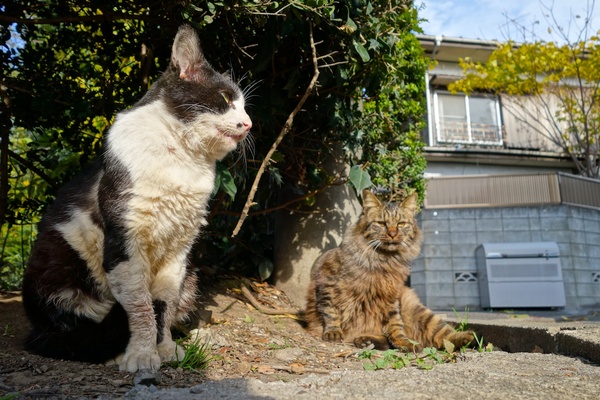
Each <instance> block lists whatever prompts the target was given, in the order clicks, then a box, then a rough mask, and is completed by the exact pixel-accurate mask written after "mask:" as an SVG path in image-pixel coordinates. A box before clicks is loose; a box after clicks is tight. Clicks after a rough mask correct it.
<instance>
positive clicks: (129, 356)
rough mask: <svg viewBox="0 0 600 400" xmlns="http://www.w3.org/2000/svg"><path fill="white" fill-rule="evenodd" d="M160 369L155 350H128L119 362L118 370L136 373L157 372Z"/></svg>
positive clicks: (158, 357) (158, 358)
mask: <svg viewBox="0 0 600 400" xmlns="http://www.w3.org/2000/svg"><path fill="white" fill-rule="evenodd" d="M159 368H160V356H159V355H158V351H156V349H152V350H140V349H137V350H129V349H127V351H126V352H125V354H124V355H123V358H122V359H121V361H120V362H119V370H121V371H127V372H136V371H139V370H142V369H151V370H157V369H159Z"/></svg>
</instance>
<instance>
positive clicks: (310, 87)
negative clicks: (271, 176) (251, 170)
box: [231, 23, 319, 237]
mask: <svg viewBox="0 0 600 400" xmlns="http://www.w3.org/2000/svg"><path fill="white" fill-rule="evenodd" d="M308 26H309V34H310V47H311V49H312V60H313V65H314V73H313V77H312V79H311V81H310V83H309V85H308V87H307V88H306V91H305V92H304V95H303V96H302V98H301V99H300V101H299V102H298V104H297V105H296V108H294V110H293V111H292V112H291V114H290V115H289V116H288V119H287V121H286V122H285V124H284V125H283V128H281V132H279V136H278V137H277V139H275V142H274V143H273V145H271V149H270V150H269V152H268V153H267V155H266V156H265V159H264V160H263V162H262V164H261V166H260V168H259V169H258V172H257V174H256V178H254V183H253V184H252V188H251V189H250V193H249V194H248V198H247V200H246V204H245V205H244V209H243V211H242V215H241V216H240V219H239V220H238V223H237V225H236V226H235V229H234V230H233V233H232V234H231V236H232V237H235V236H236V235H237V234H238V233H239V231H240V229H241V227H242V225H243V224H244V220H245V219H246V217H247V216H248V211H249V210H250V207H251V206H252V205H253V204H254V196H255V195H256V190H257V189H258V184H259V182H260V178H261V176H262V175H263V173H264V172H265V170H266V168H267V165H268V164H269V163H270V162H271V157H272V156H273V154H274V153H275V151H276V150H277V147H278V146H279V143H281V141H282V140H283V138H284V137H285V135H286V134H287V133H288V132H289V130H290V129H291V127H292V123H293V122H294V117H295V116H296V114H298V112H299V111H300V109H301V108H302V106H303V105H304V103H305V102H306V100H307V99H308V96H309V95H310V94H311V93H312V91H313V89H314V88H315V86H316V84H317V80H318V78H319V65H318V61H317V49H316V47H315V41H314V38H313V29H312V24H311V23H309V25H308Z"/></svg>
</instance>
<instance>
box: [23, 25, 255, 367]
mask: <svg viewBox="0 0 600 400" xmlns="http://www.w3.org/2000/svg"><path fill="white" fill-rule="evenodd" d="M251 127H252V122H251V120H250V118H249V117H248V114H247V113H246V112H245V110H244V96H243V93H242V92H241V90H240V89H239V87H238V86H237V85H236V84H235V83H234V82H232V81H231V79H230V78H229V77H228V76H226V75H222V74H220V73H217V72H216V71H215V70H214V69H213V68H212V67H211V66H210V65H209V64H208V62H207V61H206V59H205V58H204V56H203V53H202V51H201V48H200V42H199V38H198V36H197V35H196V32H195V31H194V30H193V29H192V28H191V27H189V26H187V25H185V26H182V27H181V28H180V29H179V31H178V32H177V35H176V37H175V40H174V43H173V48H172V56H171V62H170V65H169V67H168V69H167V70H166V72H165V73H164V74H163V75H162V76H161V77H160V79H158V80H157V81H156V83H155V84H154V85H153V86H152V87H151V88H150V90H149V91H148V92H147V93H146V95H145V96H144V97H143V98H142V99H141V100H140V101H139V102H138V103H137V104H135V105H134V106H133V107H132V108H131V109H129V110H127V111H123V112H121V113H119V114H118V115H117V116H116V119H115V123H114V125H113V126H112V127H111V128H110V131H109V133H108V135H107V137H106V141H105V142H106V143H105V148H104V150H103V154H102V156H101V157H100V159H99V160H98V161H97V162H96V163H95V164H93V165H92V166H91V167H90V168H89V169H88V170H87V171H85V172H84V173H82V174H81V175H80V176H79V177H78V178H76V179H75V180H74V181H73V182H71V183H70V184H67V185H66V186H65V187H64V188H63V189H62V190H61V191H60V192H59V194H58V196H57V198H56V201H55V203H54V204H53V205H52V206H51V207H50V208H49V209H48V211H47V213H46V214H45V216H44V218H43V219H42V221H41V222H40V224H39V230H38V238H37V241H36V243H35V245H34V247H33V250H32V253H31V256H30V259H29V261H28V266H27V268H26V271H25V276H24V281H23V303H24V306H25V309H26V311H27V315H28V317H29V319H30V321H31V323H32V326H33V330H32V332H31V334H30V336H29V338H28V341H27V347H28V349H30V350H31V351H33V352H36V353H38V354H41V355H44V356H49V357H57V358H65V359H71V360H82V361H89V362H105V361H110V360H111V359H114V361H115V362H117V363H118V364H119V367H120V369H121V370H126V371H132V372H133V371H136V370H139V369H158V368H159V367H160V364H161V362H163V361H167V360H172V359H174V357H181V356H183V350H182V349H181V348H178V347H177V346H176V344H175V342H174V341H173V339H172V336H171V331H170V328H171V326H172V325H173V324H174V323H176V322H178V321H182V320H183V319H185V318H186V316H187V314H188V313H189V312H190V311H191V310H193V309H194V308H195V307H196V301H195V295H196V287H197V285H196V279H197V278H196V275H195V273H194V270H193V267H192V266H191V265H190V263H189V262H188V255H189V253H190V249H191V247H192V244H193V243H194V240H195V238H196V237H197V235H198V233H199V229H200V227H201V226H202V225H204V224H206V219H205V216H206V214H207V203H208V201H209V198H210V196H211V193H212V191H213V188H214V180H215V168H216V162H217V161H218V160H220V159H222V158H223V157H225V155H226V154H228V153H229V152H231V151H232V150H234V149H236V148H237V147H238V144H239V143H240V142H242V141H244V139H245V138H246V137H247V135H248V132H249V131H250V128H251Z"/></svg>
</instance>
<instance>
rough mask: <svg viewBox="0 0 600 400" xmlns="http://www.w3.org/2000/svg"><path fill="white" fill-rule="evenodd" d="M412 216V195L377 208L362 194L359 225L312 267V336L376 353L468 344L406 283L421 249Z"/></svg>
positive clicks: (465, 335)
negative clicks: (445, 343) (390, 349)
mask: <svg viewBox="0 0 600 400" xmlns="http://www.w3.org/2000/svg"><path fill="white" fill-rule="evenodd" d="M417 212H418V207H417V196H416V194H412V195H410V196H408V197H407V198H406V199H405V200H404V201H403V202H402V203H400V204H397V203H390V204H383V203H382V202H381V201H379V199H378V198H377V197H376V196H375V195H374V194H372V193H371V192H370V191H368V190H365V191H364V192H363V211H362V214H361V216H360V218H359V220H358V222H357V223H356V224H355V225H354V226H353V227H352V228H351V229H350V231H349V232H348V233H347V234H346V236H345V237H344V240H343V241H342V243H341V245H340V246H339V247H337V248H335V249H332V250H329V251H327V252H326V253H324V254H322V255H321V256H320V257H319V258H318V259H317V260H316V261H315V264H314V266H313V269H312V272H311V282H310V285H309V289H308V294H307V308H306V313H305V318H306V322H307V326H308V329H309V330H310V331H312V332H313V333H314V334H316V335H320V336H321V337H322V338H323V340H326V341H338V340H343V341H347V342H352V343H354V344H355V345H356V346H357V347H366V346H369V345H371V344H372V345H374V346H375V348H377V349H387V348H390V347H393V348H397V349H408V350H414V349H420V348H422V347H430V346H433V347H436V348H440V349H441V348H444V339H446V340H448V341H450V342H452V343H453V344H454V345H455V346H457V347H462V346H464V345H466V344H468V343H469V342H471V341H472V340H473V334H472V332H456V331H455V330H454V329H453V328H452V327H451V326H450V325H448V324H446V323H445V322H444V321H442V319H441V318H440V317H439V316H437V315H435V314H434V313H433V312H432V311H431V310H429V309H428V308H427V307H425V306H424V305H423V304H422V303H421V301H420V300H419V298H418V297H417V295H416V294H415V292H414V291H413V290H412V289H411V288H409V287H407V286H406V285H405V282H406V280H407V278H408V276H409V274H410V263H411V261H412V260H413V259H414V258H415V257H417V255H418V254H419V252H420V249H421V240H422V234H421V231H420V230H419V227H418V226H417V223H416V220H415V215H416V214H417ZM415 342H416V343H418V344H416V345H415Z"/></svg>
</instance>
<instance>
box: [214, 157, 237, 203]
mask: <svg viewBox="0 0 600 400" xmlns="http://www.w3.org/2000/svg"><path fill="white" fill-rule="evenodd" d="M220 189H223V191H224V192H225V193H226V194H228V195H229V197H231V200H235V195H236V194H237V186H236V185H235V181H234V180H233V176H232V175H231V172H230V171H229V170H228V169H227V167H225V166H224V165H222V164H218V165H217V177H216V179H215V190H214V192H215V193H216V192H218V191H219V190H220Z"/></svg>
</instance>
